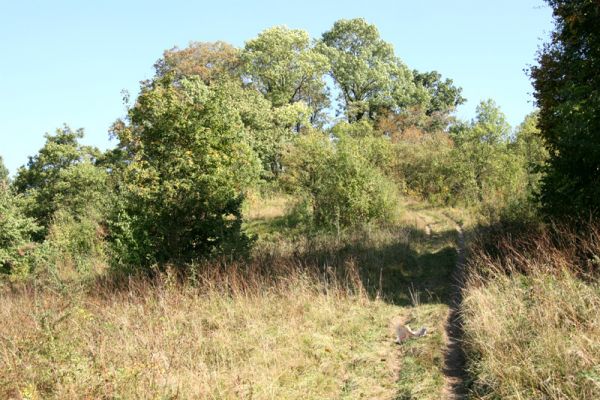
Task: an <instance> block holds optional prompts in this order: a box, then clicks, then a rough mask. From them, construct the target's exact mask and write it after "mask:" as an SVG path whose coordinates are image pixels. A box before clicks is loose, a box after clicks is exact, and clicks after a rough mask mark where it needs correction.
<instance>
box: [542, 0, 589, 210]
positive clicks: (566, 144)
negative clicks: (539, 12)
mask: <svg viewBox="0 0 600 400" xmlns="http://www.w3.org/2000/svg"><path fill="white" fill-rule="evenodd" d="M547 3H548V4H549V5H550V6H551V7H552V8H553V10H554V19H555V23H556V26H555V30H554V32H553V34H552V38H551V42H550V43H549V44H547V45H546V46H544V48H543V49H542V50H541V51H540V53H539V57H538V63H539V64H538V65H537V66H535V67H533V68H532V71H531V76H532V78H533V84H534V87H535V93H534V94H535V97H536V99H537V104H538V106H539V108H540V115H539V127H540V130H541V135H542V137H543V138H544V142H545V145H546V146H547V149H548V151H549V154H550V157H549V160H548V162H547V164H546V166H545V168H544V172H545V176H544V177H543V181H542V186H541V196H540V200H541V202H542V205H543V206H544V208H545V210H546V211H547V212H548V213H549V214H552V215H556V216H570V215H573V214H577V213H588V212H592V213H594V214H598V213H599V212H600V91H599V88H600V73H599V71H600V29H599V21H600V3H599V2H598V1H597V0H547Z"/></svg>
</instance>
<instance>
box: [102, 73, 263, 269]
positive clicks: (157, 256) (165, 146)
mask: <svg viewBox="0 0 600 400" xmlns="http://www.w3.org/2000/svg"><path fill="white" fill-rule="evenodd" d="M244 93H251V91H248V92H246V89H243V88H242V87H241V86H240V84H239V83H237V82H233V81H229V82H227V81H222V82H218V83H215V84H211V85H210V86H207V85H206V84H205V83H203V82H202V81H201V80H200V79H199V78H197V77H192V78H189V79H183V80H181V81H179V82H177V83H175V82H174V81H173V78H172V77H170V76H169V75H166V76H165V77H162V78H160V79H157V80H155V81H153V82H152V84H151V85H150V86H147V87H143V88H142V92H141V94H140V96H139V97H138V99H137V102H136V104H135V106H134V107H132V108H131V109H130V110H129V113H128V120H127V121H119V122H117V123H116V124H115V126H114V128H113V131H114V135H115V136H116V137H117V138H118V140H119V148H121V149H122V154H126V155H127V157H128V159H127V162H126V163H124V167H123V169H122V171H121V172H120V174H121V176H122V178H121V179H122V182H123V183H122V187H121V188H120V192H121V194H122V199H123V201H122V203H121V204H119V205H118V207H117V208H116V212H115V215H114V216H113V218H112V220H111V227H112V229H111V230H112V243H113V246H114V248H115V250H116V254H117V255H118V257H119V260H118V261H120V262H121V263H123V264H128V265H133V266H141V267H147V266H150V265H152V264H154V263H158V264H161V265H163V264H165V263H167V262H173V263H187V262H190V261H193V260H196V259H200V258H203V257H208V256H211V255H214V254H220V253H230V252H231V251H234V250H235V249H236V248H239V246H242V245H243V244H244V243H245V236H244V235H243V233H242V231H241V212H240V206H241V202H242V199H243V195H244V191H245V190H246V189H247V188H248V187H249V185H251V184H252V183H253V182H254V181H255V180H256V179H257V177H258V175H259V172H260V162H259V158H258V156H257V154H256V152H255V151H254V150H253V140H254V139H253V134H254V133H255V132H254V130H253V128H254V127H253V126H252V123H250V122H252V121H253V117H254V115H253V112H254V111H253V110H250V109H248V107H249V105H246V109H244V107H241V106H240V98H243V94H244Z"/></svg>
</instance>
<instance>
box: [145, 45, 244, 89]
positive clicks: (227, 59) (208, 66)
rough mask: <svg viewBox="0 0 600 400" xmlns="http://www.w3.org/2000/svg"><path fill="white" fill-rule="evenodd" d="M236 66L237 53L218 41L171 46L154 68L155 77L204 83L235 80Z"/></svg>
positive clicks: (237, 62) (235, 49) (238, 52)
mask: <svg viewBox="0 0 600 400" xmlns="http://www.w3.org/2000/svg"><path fill="white" fill-rule="evenodd" d="M240 66H241V59H240V50H239V49H237V48H235V47H233V46H232V45H230V44H229V43H226V42H222V41H218V42H192V43H190V45H189V46H188V47H185V48H183V49H180V48H177V47H174V48H172V49H170V50H166V51H165V52H164V54H163V57H162V58H161V59H159V60H158V61H157V62H156V64H155V65H154V67H155V68H156V75H157V76H159V77H161V76H164V75H166V74H171V75H172V76H173V77H174V78H175V79H182V78H184V77H191V76H198V77H200V79H202V80H203V81H204V82H205V83H207V84H210V83H211V82H213V81H215V80H219V79H223V78H239V77H240V74H241V70H240Z"/></svg>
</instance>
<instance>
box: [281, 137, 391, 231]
mask: <svg viewBox="0 0 600 400" xmlns="http://www.w3.org/2000/svg"><path fill="white" fill-rule="evenodd" d="M365 144H368V139H355V138H350V137H342V138H341V139H339V141H338V142H337V143H333V142H332V141H331V140H330V139H329V138H328V137H326V136H324V135H322V134H310V135H307V136H303V137H300V138H298V140H297V141H296V143H295V145H294V147H293V148H292V149H291V151H290V153H289V154H288V157H287V162H288V165H289V167H290V174H289V176H288V184H291V186H292V188H294V189H295V190H297V191H299V192H300V193H301V194H303V195H304V196H306V197H307V199H308V204H309V207H310V208H311V211H312V215H313V223H314V224H315V226H317V227H322V228H329V229H331V228H337V229H338V230H339V229H340V228H343V227H350V226H357V225H360V224H364V223H369V222H373V221H385V220H389V219H390V218H393V214H394V210H395V209H396V207H395V200H396V193H395V190H394V184H393V183H392V182H391V181H390V180H389V179H388V178H387V177H386V176H385V175H384V174H383V173H382V172H381V170H379V169H378V168H377V167H376V166H375V165H374V164H373V163H372V162H371V161H370V160H369V158H368V156H369V154H368V151H365V150H368V149H369V148H371V147H370V146H365Z"/></svg>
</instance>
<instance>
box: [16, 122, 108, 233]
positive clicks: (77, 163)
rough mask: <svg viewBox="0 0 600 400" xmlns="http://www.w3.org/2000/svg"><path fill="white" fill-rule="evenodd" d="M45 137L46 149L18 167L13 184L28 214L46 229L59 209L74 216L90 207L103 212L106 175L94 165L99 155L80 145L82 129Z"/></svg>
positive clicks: (69, 129)
mask: <svg viewBox="0 0 600 400" xmlns="http://www.w3.org/2000/svg"><path fill="white" fill-rule="evenodd" d="M45 137H46V143H45V144H44V147H42V149H41V150H40V151H39V153H38V154H37V155H36V156H34V157H30V158H29V162H28V163H27V166H26V167H21V168H19V170H18V172H17V176H16V178H15V181H14V187H15V188H16V190H17V191H18V192H19V193H22V194H23V195H24V198H25V199H26V211H27V214H28V215H29V216H31V217H33V218H35V219H36V220H37V221H38V223H39V224H40V225H42V226H43V227H44V228H45V229H47V228H48V226H49V225H50V221H51V219H52V217H53V215H54V213H55V212H56V211H57V210H58V209H60V208H64V209H66V210H68V212H69V213H71V215H73V216H75V217H77V216H78V215H80V214H81V213H83V212H84V210H85V209H86V208H88V207H96V208H98V209H100V210H101V209H104V207H105V206H106V201H107V192H108V187H107V181H106V179H107V174H106V172H105V171H104V170H102V169H100V168H98V167H96V166H95V162H96V159H97V158H98V157H99V155H100V152H99V151H98V150H97V149H95V148H93V147H89V146H83V145H81V144H80V143H79V139H81V138H83V130H82V129H79V130H77V131H72V130H71V128H69V127H68V126H66V125H65V126H64V127H63V128H62V129H58V130H57V131H56V133H55V135H46V136H45ZM38 239H41V238H40V237H38Z"/></svg>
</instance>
